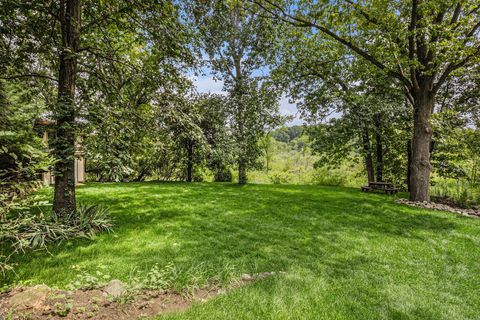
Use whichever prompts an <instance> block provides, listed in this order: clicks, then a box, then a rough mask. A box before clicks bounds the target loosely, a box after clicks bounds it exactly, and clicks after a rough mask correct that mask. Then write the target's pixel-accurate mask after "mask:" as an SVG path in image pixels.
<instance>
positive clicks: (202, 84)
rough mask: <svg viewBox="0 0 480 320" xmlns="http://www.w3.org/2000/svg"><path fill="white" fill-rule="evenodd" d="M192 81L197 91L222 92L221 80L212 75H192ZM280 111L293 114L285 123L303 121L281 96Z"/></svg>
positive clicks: (294, 107)
mask: <svg viewBox="0 0 480 320" xmlns="http://www.w3.org/2000/svg"><path fill="white" fill-rule="evenodd" d="M192 79H193V83H194V84H195V86H196V87H197V90H198V92H203V93H208V92H210V93H219V94H222V93H223V91H222V88H223V82H222V81H220V80H214V79H213V77H212V75H200V76H197V77H192ZM280 113H281V114H283V115H289V116H294V117H295V118H294V120H293V121H291V122H289V123H288V124H287V125H296V124H302V123H303V121H302V120H301V119H300V118H299V117H298V110H297V106H296V105H295V104H291V103H289V102H288V98H287V97H286V96H283V97H282V99H281V100H280Z"/></svg>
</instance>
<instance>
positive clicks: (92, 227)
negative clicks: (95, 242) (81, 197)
mask: <svg viewBox="0 0 480 320" xmlns="http://www.w3.org/2000/svg"><path fill="white" fill-rule="evenodd" d="M52 218H53V221H54V222H55V223H57V224H59V225H61V224H63V225H65V226H70V227H73V228H74V229H75V230H76V231H77V233H78V234H80V233H84V234H85V235H87V237H89V238H91V237H92V236H93V235H95V233H97V232H102V231H107V232H110V231H112V220H111V218H110V213H109V210H108V209H107V208H106V207H104V206H102V205H99V204H82V203H80V204H79V205H78V208H77V211H76V212H75V213H72V214H69V215H67V216H65V217H58V216H56V215H55V214H54V213H52Z"/></svg>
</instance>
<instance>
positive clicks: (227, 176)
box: [213, 168, 233, 182]
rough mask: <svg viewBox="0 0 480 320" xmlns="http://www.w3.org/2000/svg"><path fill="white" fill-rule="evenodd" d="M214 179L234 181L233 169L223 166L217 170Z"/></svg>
mask: <svg viewBox="0 0 480 320" xmlns="http://www.w3.org/2000/svg"><path fill="white" fill-rule="evenodd" d="M213 179H214V181H215V182H232V181H233V176H232V171H230V169H228V168H223V169H220V170H218V171H217V172H215V176H214V178H213Z"/></svg>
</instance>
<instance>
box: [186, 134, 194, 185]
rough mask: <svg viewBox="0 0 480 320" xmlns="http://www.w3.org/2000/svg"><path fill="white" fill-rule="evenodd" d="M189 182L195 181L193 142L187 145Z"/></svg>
mask: <svg viewBox="0 0 480 320" xmlns="http://www.w3.org/2000/svg"><path fill="white" fill-rule="evenodd" d="M187 158H188V159H187V182H192V181H193V142H191V141H190V142H188V144H187Z"/></svg>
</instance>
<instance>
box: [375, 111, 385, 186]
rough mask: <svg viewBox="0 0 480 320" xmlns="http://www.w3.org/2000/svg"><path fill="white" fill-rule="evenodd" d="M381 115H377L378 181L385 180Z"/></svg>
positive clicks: (376, 150)
mask: <svg viewBox="0 0 480 320" xmlns="http://www.w3.org/2000/svg"><path fill="white" fill-rule="evenodd" d="M381 126H382V123H381V119H380V115H376V116H375V152H376V154H375V155H376V158H377V181H378V182H381V181H383V143H382V132H381V130H382V128H381Z"/></svg>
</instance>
